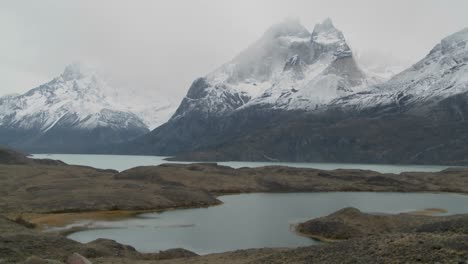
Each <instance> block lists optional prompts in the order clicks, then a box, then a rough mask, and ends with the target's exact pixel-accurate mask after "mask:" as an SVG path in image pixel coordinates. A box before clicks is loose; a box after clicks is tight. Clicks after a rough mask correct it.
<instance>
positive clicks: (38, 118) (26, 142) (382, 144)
mask: <svg viewBox="0 0 468 264" xmlns="http://www.w3.org/2000/svg"><path fill="white" fill-rule="evenodd" d="M467 64H468V28H467V29H464V30H461V31H459V32H457V33H454V34H452V35H450V36H448V37H446V38H444V39H443V40H441V42H440V43H439V44H437V45H436V46H435V47H434V48H433V49H432V50H431V51H430V52H429V54H428V55H427V56H426V57H425V58H423V59H422V60H420V61H419V62H417V63H416V64H414V65H412V66H411V67H409V68H407V69H405V70H403V71H401V72H400V73H398V74H396V75H393V77H391V78H389V76H390V75H392V73H393V72H395V71H397V70H398V69H399V67H385V66H383V64H382V63H381V62H379V61H375V58H374V59H372V58H365V57H362V56H361V57H359V58H356V57H355V55H354V54H353V51H352V50H351V49H350V47H349V45H348V43H347V42H346V39H345V36H344V34H343V33H342V32H341V31H340V30H338V29H337V28H336V27H335V26H334V25H333V22H332V21H331V20H330V19H326V20H325V21H323V22H322V23H319V24H317V25H316V26H315V27H314V29H313V31H312V32H309V31H308V30H307V29H306V28H304V27H303V26H302V25H301V24H300V23H299V22H298V21H296V20H286V21H284V22H282V23H280V24H277V25H274V26H272V27H271V28H270V29H268V30H267V31H266V32H265V34H264V35H263V36H262V37H261V38H260V39H259V40H258V41H256V42H255V43H253V44H252V45H250V46H249V47H248V48H247V49H246V50H244V51H243V52H241V53H240V54H239V55H238V56H236V57H234V59H232V60H231V61H229V62H228V63H226V64H224V65H222V66H221V67H219V68H218V69H216V70H215V71H213V72H212V73H209V74H207V75H206V76H204V77H201V78H198V79H196V80H195V81H194V82H193V83H192V85H191V87H190V88H189V90H188V92H187V94H186V96H185V97H184V98H183V100H182V102H181V103H180V105H179V106H178V108H177V109H176V108H175V107H173V106H174V105H173V104H171V103H168V102H166V101H164V100H155V101H151V103H145V104H141V105H140V104H138V103H137V101H135V100H133V99H132V96H131V95H129V94H127V95H124V96H122V95H121V94H118V93H116V90H115V89H113V88H112V87H110V85H108V84H107V83H106V82H105V81H104V80H103V79H102V78H100V77H99V75H98V74H96V72H94V71H91V70H89V69H87V68H86V67H83V66H82V65H79V64H72V65H70V66H69V67H67V68H66V69H65V71H64V72H63V74H61V75H60V76H59V77H57V78H55V79H54V80H52V81H51V82H49V83H47V84H44V85H41V86H40V87H38V88H35V89H33V90H31V91H29V92H27V93H25V94H23V95H10V96H4V97H1V98H0V144H6V145H10V146H13V147H17V148H19V149H23V150H27V151H30V152H49V153H50V152H68V153H85V152H93V153H96V152H97V153H120V154H153V155H164V156H176V158H178V159H191V160H208V161H215V160H271V161H277V160H280V161H316V162H360V163H426V164H468V121H467V120H466V119H467V117H468V66H467ZM362 65H365V66H364V67H363V66H362ZM169 118H170V119H169ZM166 120H168V121H167V122H165V121H166ZM153 128H155V129H154V130H152V131H150V129H153Z"/></svg>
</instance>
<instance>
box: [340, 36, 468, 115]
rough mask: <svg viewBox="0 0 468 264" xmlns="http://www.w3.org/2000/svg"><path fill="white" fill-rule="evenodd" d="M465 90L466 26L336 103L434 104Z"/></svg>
mask: <svg viewBox="0 0 468 264" xmlns="http://www.w3.org/2000/svg"><path fill="white" fill-rule="evenodd" d="M463 93H468V28H465V29H463V30H461V31H459V32H457V33H454V34H452V35H450V36H448V37H446V38H444V39H443V40H442V41H441V42H440V43H439V44H437V45H436V46H435V47H434V48H433V49H432V50H431V51H430V52H429V54H428V55H427V56H426V57H425V58H423V59H422V60H420V61H419V62H417V63H416V64H414V65H413V66H411V67H410V68H408V69H407V70H405V71H403V72H401V73H399V74H397V75H395V76H394V77H392V78H391V79H390V80H388V81H387V82H385V83H382V84H379V85H376V86H374V87H371V88H370V90H369V91H368V92H366V93H362V94H355V95H351V96H349V97H344V98H340V99H338V100H336V101H335V102H334V104H335V105H337V106H344V105H346V106H350V107H353V108H357V109H365V108H370V107H376V106H377V107H378V106H390V105H396V106H398V107H400V108H401V107H404V106H408V105H412V104H423V105H426V106H427V105H428V104H429V103H437V102H439V101H441V100H443V99H445V98H449V97H451V96H454V95H457V94H463Z"/></svg>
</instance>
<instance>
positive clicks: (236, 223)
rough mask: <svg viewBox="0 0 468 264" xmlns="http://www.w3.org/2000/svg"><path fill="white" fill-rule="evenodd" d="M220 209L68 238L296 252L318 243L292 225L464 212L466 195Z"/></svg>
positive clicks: (357, 196)
mask: <svg viewBox="0 0 468 264" xmlns="http://www.w3.org/2000/svg"><path fill="white" fill-rule="evenodd" d="M220 200H222V201H223V202H224V204H222V205H219V206H214V207H209V208H199V209H183V210H173V211H166V212H162V213H150V214H143V215H140V216H138V217H134V218H131V219H127V220H121V221H114V222H104V221H96V222H87V223H86V222H83V223H81V224H88V225H90V226H91V227H94V228H97V229H93V230H86V231H81V232H77V233H73V234H71V235H69V238H71V239H73V240H76V241H79V242H84V243H86V242H90V241H92V240H95V239H97V238H108V239H113V240H116V241H118V242H120V243H123V244H128V245H132V246H134V247H135V248H136V249H137V250H139V251H142V252H156V251H159V250H165V249H169V248H178V247H181V248H185V249H188V250H192V251H194V252H197V253H199V254H207V253H216V252H223V251H231V250H237V249H247V248H262V247H299V246H308V245H313V244H316V243H318V242H316V241H314V240H312V239H309V238H306V237H302V236H299V235H297V234H296V233H295V232H294V231H293V226H294V225H295V224H297V223H299V222H301V221H305V220H308V219H311V218H316V217H320V216H325V215H327V214H330V213H332V212H335V211H337V210H339V209H342V208H344V207H348V206H353V207H356V208H359V209H360V210H362V211H365V212H379V213H400V212H408V211H415V210H421V209H425V208H443V209H445V210H447V211H448V212H447V214H459V213H468V195H461V194H450V193H438V194H435V193H371V192H361V193H357V192H330V193H276V194H265V193H255V194H240V195H227V196H221V197H220Z"/></svg>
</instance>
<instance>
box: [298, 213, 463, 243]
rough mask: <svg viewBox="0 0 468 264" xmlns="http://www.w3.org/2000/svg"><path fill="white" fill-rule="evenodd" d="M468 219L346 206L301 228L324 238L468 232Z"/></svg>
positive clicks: (340, 238) (300, 228)
mask: <svg viewBox="0 0 468 264" xmlns="http://www.w3.org/2000/svg"><path fill="white" fill-rule="evenodd" d="M467 221H468V216H445V217H443V216H427V215H411V214H408V213H402V214H397V215H390V214H370V213H363V212H361V211H359V210H358V209H356V208H344V209H341V210H339V211H337V212H335V213H333V214H330V215H328V216H325V217H321V218H317V219H312V220H310V221H307V222H304V223H301V224H299V225H298V226H297V231H298V232H300V233H302V234H304V235H307V236H310V237H313V238H316V239H324V240H342V239H351V238H357V237H365V236H371V235H381V234H391V233H413V232H430V233H441V232H454V233H458V234H468V233H467V232H466V230H467V229H466V228H462V226H463V224H466V223H467Z"/></svg>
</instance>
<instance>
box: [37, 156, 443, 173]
mask: <svg viewBox="0 0 468 264" xmlns="http://www.w3.org/2000/svg"><path fill="white" fill-rule="evenodd" d="M34 158H39V159H44V158H47V159H58V160H62V161H64V162H66V163H68V164H76V165H86V166H92V167H95V168H101V169H114V170H118V171H123V170H126V169H130V168H133V167H136V166H147V165H159V164H162V163H171V162H169V161H166V160H164V158H166V157H161V156H126V155H88V154H34ZM173 163H190V162H173ZM218 164H221V165H226V166H230V167H233V168H240V167H260V166H267V165H284V166H291V167H299V168H316V169H323V170H334V169H363V170H373V171H378V172H382V173H400V172H404V171H429V172H431V171H441V170H443V169H446V168H448V167H447V166H436V165H379V164H349V163H300V162H247V161H228V162H218Z"/></svg>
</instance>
